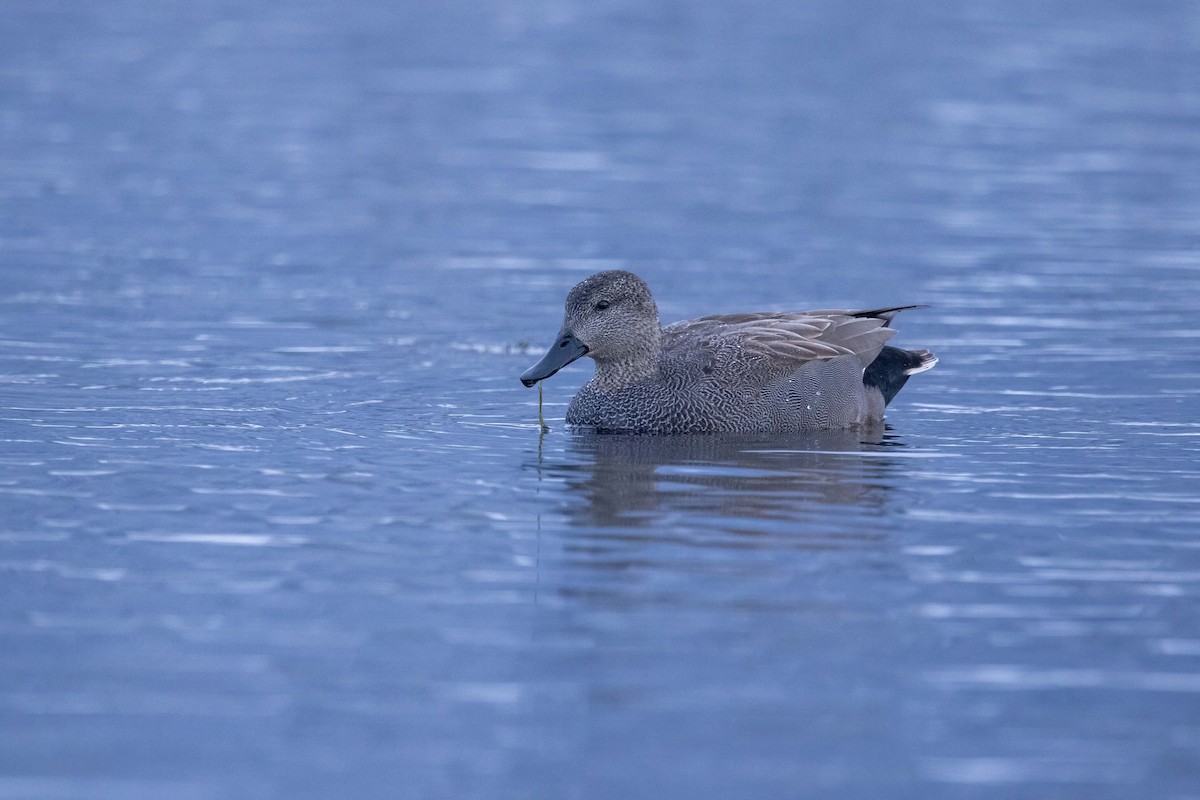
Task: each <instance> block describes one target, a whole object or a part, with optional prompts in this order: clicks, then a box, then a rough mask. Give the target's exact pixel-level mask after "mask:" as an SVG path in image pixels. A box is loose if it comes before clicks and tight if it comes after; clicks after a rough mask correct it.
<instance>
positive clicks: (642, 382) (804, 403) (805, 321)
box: [521, 270, 937, 434]
mask: <svg viewBox="0 0 1200 800" xmlns="http://www.w3.org/2000/svg"><path fill="white" fill-rule="evenodd" d="M910 308H917V306H897V307H895V308H881V309H876V310H874V311H801V312H771V311H767V312H761V313H753V314H727V315H714V316H707V317H700V318H699V319H692V320H686V321H683V322H676V323H674V324H672V325H668V326H667V327H665V328H663V327H661V326H660V325H659V322H658V308H657V306H656V305H655V304H654V298H653V297H652V296H651V294H650V289H649V287H648V286H646V283H645V281H643V280H642V279H641V278H639V277H638V276H637V275H634V274H633V273H632V272H625V271H624V270H610V271H607V272H598V273H596V274H595V275H592V276H591V277H589V278H587V279H585V280H583V281H581V282H580V283H579V284H577V285H576V286H575V288H573V289H571V293H570V294H569V295H567V307H566V313H565V315H564V318H563V325H562V330H560V331H559V334H558V339H557V340H555V342H554V344H553V345H551V347H550V350H549V352H547V353H546V355H545V356H544V357H543V358H542V360H541V361H539V362H538V363H537V364H534V365H533V366H532V367H530V368H529V369H528V370H526V372H525V374H523V375H522V376H521V383H523V384H525V385H526V386H533V385H534V384H535V383H537V382H538V381H540V380H543V379H544V378H549V377H550V376H551V375H553V374H554V373H556V372H558V371H559V370H560V369H562V368H563V367H565V366H566V365H567V364H570V363H571V362H572V361H574V360H575V359H577V358H579V357H581V356H585V355H586V356H590V357H591V358H592V360H593V361H595V362H596V374H595V375H594V376H593V377H592V379H591V380H590V381H588V382H587V383H586V384H584V386H583V388H581V389H580V390H579V393H578V394H576V395H575V399H574V400H572V401H571V406H570V408H568V409H567V423H568V424H570V425H576V426H590V427H593V428H595V429H597V430H599V431H605V432H614V433H615V432H621V433H656V434H670V433H716V432H731V433H751V432H780V433H783V432H803V431H815V430H826V429H839V428H854V427H857V426H860V425H868V424H871V423H878V422H880V421H881V420H882V419H883V411H884V408H885V407H886V406H887V404H888V403H890V402H891V400H892V398H893V397H895V396H896V393H897V392H899V391H900V389H901V387H903V386H904V384H905V382H906V381H907V380H908V378H909V376H910V375H914V374H916V373H918V372H924V371H925V370H927V369H929V368H931V367H932V366H933V365H934V364H936V363H937V358H936V357H935V356H934V355H933V353H930V352H929V351H928V350H901V349H900V348H897V347H887V346H885V343H886V342H887V340H888V339H890V338H892V336H893V335H894V334H895V331H894V330H892V328H890V327H889V323H890V322H891V321H892V317H893V316H895V315H896V313H897V312H900V311H904V310H906V309H910Z"/></svg>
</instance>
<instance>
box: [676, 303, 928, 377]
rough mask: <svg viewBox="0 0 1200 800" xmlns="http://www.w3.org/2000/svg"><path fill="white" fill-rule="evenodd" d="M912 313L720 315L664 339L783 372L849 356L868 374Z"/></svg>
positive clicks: (680, 324) (678, 329)
mask: <svg viewBox="0 0 1200 800" xmlns="http://www.w3.org/2000/svg"><path fill="white" fill-rule="evenodd" d="M910 307H911V306H901V307H895V308H886V309H876V310H873V311H834V310H822V311H804V312H798V313H785V312H772V311H764V312H758V313H751V314H718V315H712V316H707V317H700V318H698V319H693V320H687V321H684V322H677V323H675V324H674V325H670V326H668V327H667V328H665V329H664V333H665V334H666V335H667V340H668V345H667V346H668V347H670V346H671V345H672V344H674V343H676V342H677V343H678V344H680V345H683V346H685V347H690V348H696V347H701V348H703V349H705V350H709V351H712V352H728V351H729V350H731V349H736V350H737V351H738V352H739V355H738V356H737V357H738V358H740V359H750V360H765V361H767V362H768V363H769V364H770V365H771V367H772V369H779V370H783V371H791V370H794V369H796V368H798V367H800V366H803V365H804V364H806V363H808V362H810V361H818V360H827V359H831V358H837V357H838V356H845V355H853V356H856V357H857V358H858V359H859V361H860V362H862V365H863V367H864V368H866V367H867V366H868V365H869V364H870V363H871V362H872V361H874V360H875V357H876V356H877V355H879V351H880V350H881V349H883V345H884V344H885V343H886V342H887V340H888V339H890V338H892V336H893V335H895V331H894V330H892V329H891V328H889V327H888V323H889V322H890V321H891V319H892V317H893V316H894V315H895V314H896V313H897V312H899V311H902V310H904V309H905V308H910ZM731 346H732V347H731Z"/></svg>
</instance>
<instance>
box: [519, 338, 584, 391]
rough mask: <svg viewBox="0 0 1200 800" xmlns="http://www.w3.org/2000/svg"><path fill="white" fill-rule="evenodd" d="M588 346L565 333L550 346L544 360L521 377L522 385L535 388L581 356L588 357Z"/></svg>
mask: <svg viewBox="0 0 1200 800" xmlns="http://www.w3.org/2000/svg"><path fill="white" fill-rule="evenodd" d="M587 351H588V348H587V345H586V344H584V343H583V342H581V341H579V340H578V339H576V338H575V336H574V335H573V334H570V333H564V334H562V335H561V336H559V337H558V341H556V342H555V343H554V344H552V345H550V349H549V350H547V351H546V355H544V356H542V360H541V361H539V362H538V363H536V364H534V365H533V366H532V367H530V368H529V369H527V370H525V372H524V373H522V375H521V383H523V384H525V385H526V386H533V385H534V384H535V383H537V382H538V381H540V380H544V379H546V378H549V377H550V376H551V375H553V374H554V373H556V372H558V371H559V370H560V369H562V368H563V367H565V366H566V365H567V364H570V363H571V362H572V361H574V360H575V359H577V358H579V357H580V356H583V355H587Z"/></svg>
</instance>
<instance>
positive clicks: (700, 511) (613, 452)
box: [539, 426, 903, 531]
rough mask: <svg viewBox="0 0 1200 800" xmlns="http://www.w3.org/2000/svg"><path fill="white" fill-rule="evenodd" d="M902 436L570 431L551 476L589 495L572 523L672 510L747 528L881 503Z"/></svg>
mask: <svg viewBox="0 0 1200 800" xmlns="http://www.w3.org/2000/svg"><path fill="white" fill-rule="evenodd" d="M902 446H903V443H902V442H900V441H899V440H898V439H897V438H896V437H894V436H892V435H891V434H890V433H888V432H887V430H886V428H885V427H883V426H879V427H878V428H872V429H869V430H857V431H824V432H820V433H813V434H804V435H791V436H780V435H778V434H773V435H769V436H753V435H702V436H626V435H602V434H592V433H582V432H577V433H573V434H569V437H568V440H567V443H566V447H565V455H566V458H565V459H563V460H562V462H561V463H553V462H554V461H555V460H556V459H554V458H553V457H549V458H547V459H545V460H543V461H542V462H541V463H540V464H539V470H541V471H542V473H543V474H546V475H550V476H554V477H557V478H560V479H562V480H563V481H565V482H566V484H567V485H568V486H569V487H570V488H571V489H572V490H573V494H574V495H575V496H576V497H577V499H578V500H580V501H581V502H580V503H578V504H572V505H571V506H568V508H567V515H568V519H569V521H570V522H572V523H576V524H580V525H586V526H597V525H599V526H606V527H611V526H617V527H640V526H651V525H662V524H664V523H667V524H669V523H670V520H671V517H672V515H685V516H687V517H691V518H703V519H705V520H706V521H707V524H710V525H716V526H717V527H724V528H728V529H731V530H743V531H745V530H747V528H750V527H754V521H755V520H757V521H760V522H761V521H763V520H796V519H798V518H804V517H807V516H812V515H815V514H821V513H826V512H827V511H828V508H823V507H827V506H830V505H853V506H857V507H858V508H859V509H860V510H863V509H870V508H881V507H882V506H883V505H884V503H885V502H886V500H887V497H888V495H889V494H890V492H891V487H892V480H891V474H892V473H893V472H894V471H895V469H896V459H894V458H890V457H889V452H892V451H894V448H897V447H902Z"/></svg>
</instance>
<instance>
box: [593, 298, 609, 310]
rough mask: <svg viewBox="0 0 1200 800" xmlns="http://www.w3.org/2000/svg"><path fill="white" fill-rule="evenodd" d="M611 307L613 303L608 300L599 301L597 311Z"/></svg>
mask: <svg viewBox="0 0 1200 800" xmlns="http://www.w3.org/2000/svg"><path fill="white" fill-rule="evenodd" d="M609 305H611V303H609V302H608V301H607V300H597V301H596V310H597V311H603V310H604V309H606V308H608V307H609Z"/></svg>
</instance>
